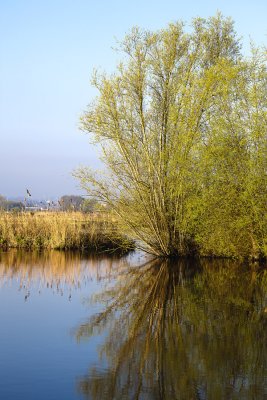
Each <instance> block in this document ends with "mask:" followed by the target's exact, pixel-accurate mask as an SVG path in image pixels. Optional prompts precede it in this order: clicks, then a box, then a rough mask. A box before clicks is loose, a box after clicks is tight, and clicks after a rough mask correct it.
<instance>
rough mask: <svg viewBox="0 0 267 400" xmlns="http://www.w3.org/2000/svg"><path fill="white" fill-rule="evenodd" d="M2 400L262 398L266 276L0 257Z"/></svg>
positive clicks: (127, 261) (39, 256)
mask: <svg viewBox="0 0 267 400" xmlns="http://www.w3.org/2000/svg"><path fill="white" fill-rule="evenodd" d="M0 399H1V400H11V399H12V400H17V399H19V400H23V399H27V400H31V399H34V400H39V399H47V400H53V399H57V400H59V399H62V400H68V399H98V400H111V399H118V400H121V399H126V400H127V399H145V400H153V399H155V400H157V399H170V400H173V399H179V400H180V399H181V400H183V399H184V400H191V399H194V400H195V399H196V400H202V399H203V400H204V399H210V400H217V399H218V400H220V399H225V400H231V399H238V400H239V399H247V400H253V399H256V400H261V399H267V271H266V270H265V269H264V268H262V267H259V266H258V265H252V266H246V265H242V264H239V263H236V262H229V261H228V262H225V261H224V262H222V261H220V262H219V261H216V262H215V261H213V262H211V261H207V260H202V261H198V262H196V261H194V262H188V261H187V262H185V261H179V262H178V261H176V262H174V261H173V262H166V261H165V262H164V261H159V260H149V258H148V257H146V256H143V255H138V254H135V255H131V256H128V257H124V258H116V257H111V256H98V257H95V256H85V255H81V254H77V253H64V252H56V251H54V252H45V253H38V252H37V253H34V252H21V251H9V252H0Z"/></svg>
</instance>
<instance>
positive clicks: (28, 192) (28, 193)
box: [27, 189, 31, 197]
mask: <svg viewBox="0 0 267 400" xmlns="http://www.w3.org/2000/svg"><path fill="white" fill-rule="evenodd" d="M27 195H28V196H29V197H30V196H31V194H30V191H29V189H27Z"/></svg>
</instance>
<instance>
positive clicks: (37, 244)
mask: <svg viewBox="0 0 267 400" xmlns="http://www.w3.org/2000/svg"><path fill="white" fill-rule="evenodd" d="M129 245H130V244H129V241H128V240H127V239H125V238H124V237H122V236H120V235H119V234H118V231H117V224H116V221H115V220H114V218H112V216H110V215H107V214H105V215H96V214H83V213H78V212H39V213H34V214H32V213H17V214H14V213H7V212H2V213H0V247H5V248H9V247H18V248H31V249H36V248H47V249H76V248H77V249H95V250H100V251H103V250H115V249H127V248H128V247H129Z"/></svg>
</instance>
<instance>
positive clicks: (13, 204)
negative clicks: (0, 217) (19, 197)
mask: <svg viewBox="0 0 267 400" xmlns="http://www.w3.org/2000/svg"><path fill="white" fill-rule="evenodd" d="M23 209H24V204H23V203H22V202H21V201H14V200H7V199H6V198H5V197H4V196H2V195H0V211H1V210H5V211H21V210H23Z"/></svg>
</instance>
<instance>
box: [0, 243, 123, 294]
mask: <svg viewBox="0 0 267 400" xmlns="http://www.w3.org/2000/svg"><path fill="white" fill-rule="evenodd" d="M124 264H125V261H124V258H123V257H117V256H115V255H114V256H111V255H108V256H107V255H104V254H103V255H94V254H92V255H88V254H81V253H79V252H67V251H56V250H54V251H42V252H40V251H29V252H27V251H25V250H15V249H13V250H9V251H7V252H4V251H0V287H1V286H3V285H5V284H8V283H9V282H10V281H11V280H12V279H16V280H17V281H18V283H19V288H20V289H22V288H23V289H24V290H25V291H26V292H27V293H30V291H31V289H32V288H36V287H38V288H39V290H40V291H41V290H42V289H43V288H44V287H45V288H51V289H52V290H56V291H58V292H60V293H61V294H62V293H63V291H64V289H66V288H68V291H69V290H74V289H77V288H80V287H81V286H85V285H86V282H88V281H92V280H95V279H96V280H97V281H99V280H101V279H103V278H104V277H105V279H107V278H112V275H113V270H114V269H115V270H116V271H118V270H120V268H121V266H122V265H124Z"/></svg>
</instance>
